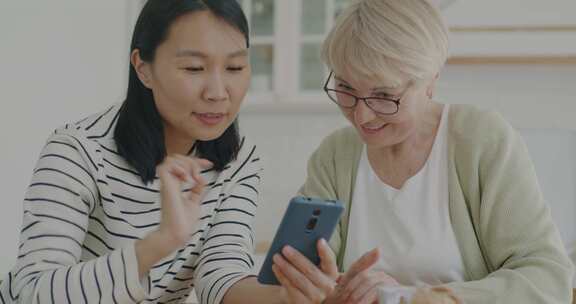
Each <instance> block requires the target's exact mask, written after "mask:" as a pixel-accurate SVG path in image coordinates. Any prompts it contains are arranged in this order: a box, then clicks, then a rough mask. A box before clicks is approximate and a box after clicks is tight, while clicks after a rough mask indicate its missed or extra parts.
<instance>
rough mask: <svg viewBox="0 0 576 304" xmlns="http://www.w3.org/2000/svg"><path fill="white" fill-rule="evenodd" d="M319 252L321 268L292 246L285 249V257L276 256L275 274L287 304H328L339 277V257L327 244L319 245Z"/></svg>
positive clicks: (321, 242)
mask: <svg viewBox="0 0 576 304" xmlns="http://www.w3.org/2000/svg"><path fill="white" fill-rule="evenodd" d="M317 248H318V255H319V256H320V268H318V267H316V265H314V264H313V263H312V262H310V261H309V260H308V259H307V258H306V257H305V256H304V255H302V254H301V253H300V252H298V251H297V250H295V249H294V248H292V247H290V246H286V247H284V248H283V249H282V255H280V254H276V255H275V256H274V258H273V261H274V264H273V265H272V271H273V272H274V274H275V275H276V278H277V279H278V281H279V282H280V284H282V299H283V300H284V302H285V303H292V304H308V303H329V302H328V301H327V299H328V297H329V296H330V295H331V294H332V293H333V291H334V288H335V286H336V279H337V278H338V276H339V274H338V267H337V266H336V256H335V255H334V253H333V252H332V250H331V249H330V247H329V246H328V244H327V243H326V241H324V240H319V241H318V244H317ZM325 300H326V301H325Z"/></svg>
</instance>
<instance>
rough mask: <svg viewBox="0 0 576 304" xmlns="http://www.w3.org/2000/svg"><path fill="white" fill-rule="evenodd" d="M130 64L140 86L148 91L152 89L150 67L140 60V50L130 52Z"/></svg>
mask: <svg viewBox="0 0 576 304" xmlns="http://www.w3.org/2000/svg"><path fill="white" fill-rule="evenodd" d="M130 63H131V64H132V67H133V68H134V70H135V71H136V74H137V75H138V79H140V81H141V82H142V84H143V85H144V86H145V87H147V88H148V89H152V83H151V75H150V67H149V64H148V63H147V62H145V61H144V60H142V58H140V50H138V49H135V50H134V51H132V54H130Z"/></svg>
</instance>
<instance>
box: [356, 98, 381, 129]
mask: <svg viewBox="0 0 576 304" xmlns="http://www.w3.org/2000/svg"><path fill="white" fill-rule="evenodd" d="M374 118H376V113H374V111H372V109H370V108H369V107H368V106H367V105H366V103H365V102H364V101H363V100H358V103H357V104H356V107H355V108H354V120H355V121H356V123H357V124H358V125H362V124H364V123H367V122H369V121H371V120H373V119H374Z"/></svg>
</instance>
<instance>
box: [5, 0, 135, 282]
mask: <svg viewBox="0 0 576 304" xmlns="http://www.w3.org/2000/svg"><path fill="white" fill-rule="evenodd" d="M124 5H125V4H124V1H118V0H97V1H77V0H52V1H21V0H2V1H0V37H1V38H0V39H1V40H0V145H1V149H0V168H1V169H0V193H2V199H1V200H0V244H2V245H1V249H0V276H4V274H5V273H6V272H7V271H8V269H9V268H10V267H11V265H12V264H13V263H14V261H15V257H16V248H17V243H18V231H19V229H20V223H21V217H22V215H21V213H22V210H21V200H22V198H23V195H24V191H25V189H26V186H27V184H28V182H29V180H30V176H31V172H32V169H33V167H34V165H35V162H36V159H37V157H38V154H39V153H40V149H41V148H42V146H43V144H44V141H45V140H46V138H47V137H48V135H49V134H50V133H51V132H52V131H53V130H54V129H55V128H56V127H58V126H60V125H63V124H64V123H65V122H69V121H72V120H76V119H78V118H81V117H82V116H84V115H86V114H89V113H93V112H96V111H100V110H101V109H104V108H105V107H106V106H107V105H108V104H111V103H113V102H117V101H120V100H121V95H122V94H123V91H124V86H125V85H124V84H125V82H126V81H125V78H127V76H126V74H127V73H125V72H124V71H125V70H126V71H127V63H126V60H125V58H127V57H128V55H127V52H128V51H127V42H126V39H125V36H126V33H125V28H126V27H125V26H124V24H122V23H120V22H124V21H123V20H124V19H125V18H124V16H125V10H124Z"/></svg>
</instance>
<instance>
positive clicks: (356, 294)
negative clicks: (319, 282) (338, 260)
mask: <svg viewBox="0 0 576 304" xmlns="http://www.w3.org/2000/svg"><path fill="white" fill-rule="evenodd" d="M379 258H380V252H379V251H378V248H376V249H373V250H371V251H369V252H368V253H366V254H364V255H363V256H362V257H361V258H360V259H358V260H357V261H356V262H354V264H353V265H352V266H351V267H350V269H349V270H348V271H347V272H346V273H345V274H344V275H343V276H342V278H341V280H339V282H338V298H339V299H341V300H343V301H344V302H345V303H359V304H370V303H378V287H382V286H398V285H399V284H398V282H396V280H395V279H394V278H392V277H391V276H389V275H387V274H386V273H385V272H383V271H376V270H374V269H372V268H373V266H374V265H375V264H376V262H377V261H378V259H379Z"/></svg>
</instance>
